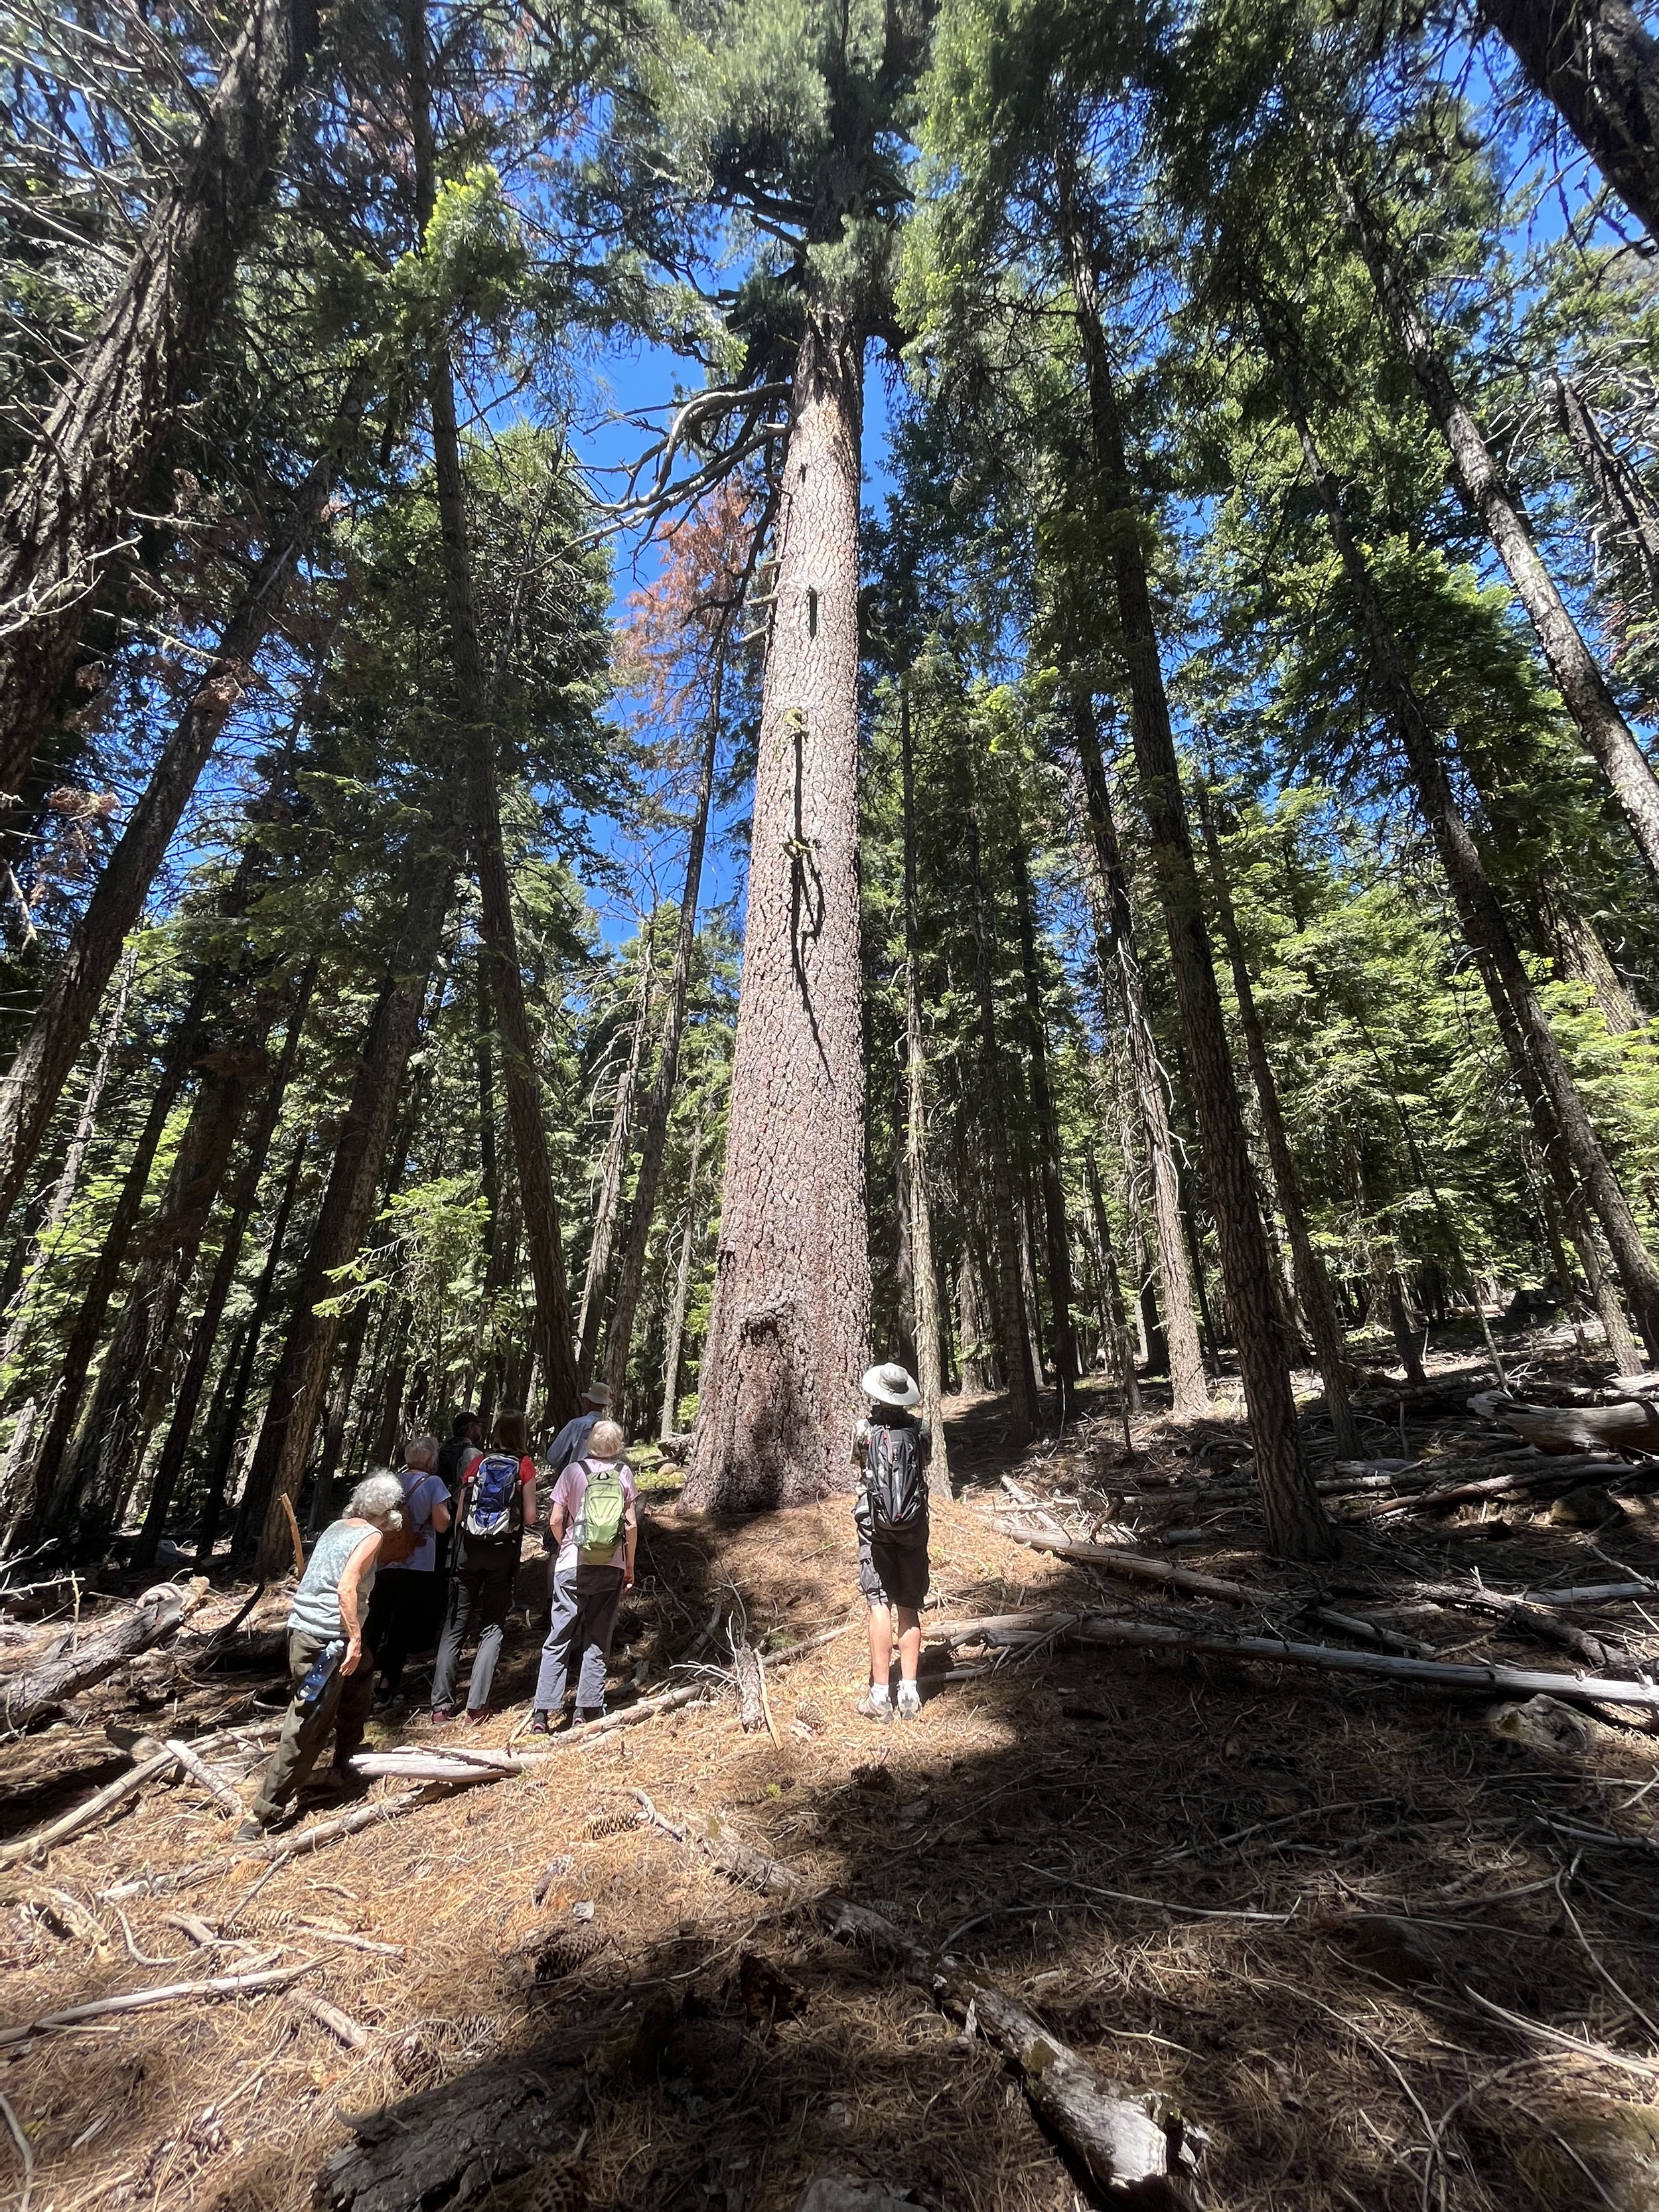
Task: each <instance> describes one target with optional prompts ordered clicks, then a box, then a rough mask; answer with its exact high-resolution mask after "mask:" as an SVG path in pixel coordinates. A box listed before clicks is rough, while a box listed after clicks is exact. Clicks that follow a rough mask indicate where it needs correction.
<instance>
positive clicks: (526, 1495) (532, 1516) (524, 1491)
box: [519, 1474, 536, 1528]
mask: <svg viewBox="0 0 1659 2212" xmlns="http://www.w3.org/2000/svg"><path fill="white" fill-rule="evenodd" d="M519 1495H520V1498H523V1500H524V1525H525V1527H526V1528H534V1527H535V1525H536V1478H535V1476H534V1474H532V1476H531V1478H530V1480H529V1481H528V1482H521V1483H520V1485H519Z"/></svg>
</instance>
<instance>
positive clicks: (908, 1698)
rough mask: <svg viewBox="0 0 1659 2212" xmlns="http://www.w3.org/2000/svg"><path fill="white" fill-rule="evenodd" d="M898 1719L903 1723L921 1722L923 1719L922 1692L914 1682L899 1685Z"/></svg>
mask: <svg viewBox="0 0 1659 2212" xmlns="http://www.w3.org/2000/svg"><path fill="white" fill-rule="evenodd" d="M898 1717H899V1718H900V1719H901V1720H902V1721H919V1720H920V1719H921V1691H920V1690H919V1689H918V1688H917V1687H916V1686H915V1683H914V1682H901V1683H900V1684H899V1693H898Z"/></svg>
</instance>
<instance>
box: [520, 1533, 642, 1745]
mask: <svg viewBox="0 0 1659 2212" xmlns="http://www.w3.org/2000/svg"><path fill="white" fill-rule="evenodd" d="M622 1592H623V1571H622V1569H621V1568H620V1567H583V1566H568V1567H563V1568H556V1569H555V1570H554V1574H553V1626H551V1627H550V1629H549V1630H548V1632H547V1641H546V1643H545V1644H543V1646H542V1666H541V1672H540V1674H538V1676H537V1679H536V1711H538V1713H556V1712H557V1711H559V1710H560V1709H561V1707H562V1705H563V1704H564V1693H565V1687H566V1685H567V1684H568V1681H569V1680H570V1670H571V1662H572V1661H573V1659H574V1656H575V1655H576V1654H577V1653H578V1652H580V1655H581V1657H580V1667H581V1674H580V1680H578V1682H577V1684H576V1711H577V1712H578V1713H580V1715H581V1716H582V1717H583V1718H584V1719H589V1718H592V1717H594V1716H595V1715H597V1714H599V1713H602V1712H603V1711H605V1671H606V1669H607V1668H608V1667H609V1666H610V1663H611V1638H612V1637H613V1636H614V1635H615V1634H616V1632H617V1607H619V1606H620V1605H621V1603H622Z"/></svg>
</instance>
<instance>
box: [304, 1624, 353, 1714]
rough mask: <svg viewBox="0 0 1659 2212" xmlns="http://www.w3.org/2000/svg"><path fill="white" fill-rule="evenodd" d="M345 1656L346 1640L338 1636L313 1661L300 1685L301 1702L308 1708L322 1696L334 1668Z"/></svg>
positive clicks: (325, 1645)
mask: <svg viewBox="0 0 1659 2212" xmlns="http://www.w3.org/2000/svg"><path fill="white" fill-rule="evenodd" d="M344 1657H345V1644H344V1641H343V1638H339V1637H336V1638H335V1639H334V1641H333V1642H332V1643H331V1644H324V1646H323V1648H322V1650H320V1651H319V1653H318V1654H317V1656H316V1657H315V1658H314V1659H313V1661H312V1662H311V1666H310V1669H309V1671H308V1672H307V1675H306V1678H305V1680H304V1681H303V1682H301V1685H300V1703H301V1705H303V1706H305V1707H306V1708H307V1710H309V1709H310V1707H311V1706H313V1705H315V1704H316V1703H317V1701H318V1699H319V1698H320V1697H321V1696H322V1694H323V1692H324V1691H325V1689H326V1688H327V1687H328V1685H329V1680H330V1678H331V1675H332V1674H333V1672H334V1669H335V1668H337V1666H338V1665H339V1663H340V1662H341V1660H342V1659H343V1658H344Z"/></svg>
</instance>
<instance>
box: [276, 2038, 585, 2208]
mask: <svg viewBox="0 0 1659 2212" xmlns="http://www.w3.org/2000/svg"><path fill="white" fill-rule="evenodd" d="M583 2097H584V2088H583V2078H582V2075H581V2074H580V2072H573V2071H572V2070H571V2069H569V2068H568V2066H567V2067H556V2066H555V2065H554V2064H552V2063H547V2064H545V2065H538V2063H536V2057H535V2054H534V2052H533V2051H532V2053H531V2054H530V2056H529V2057H526V2058H523V2059H517V2060H514V2061H513V2063H511V2064H495V2065H492V2064H490V2063H488V2062H485V2063H483V2064H482V2065H479V2066H477V2067H475V2068H473V2069H470V2070H469V2071H468V2072H466V2073H465V2074H461V2075H457V2077H456V2078H455V2079H454V2080H453V2081H447V2082H445V2083H444V2085H443V2087H441V2088H438V2089H426V2090H422V2091H421V2092H420V2093H418V2094H417V2095H416V2096H412V2097H409V2098H405V2099H404V2100H403V2102H402V2103H400V2104H397V2105H388V2106H384V2107H382V2108H381V2109H380V2111H378V2112H363V2113H357V2114H351V2113H342V2114H341V2118H342V2119H343V2121H344V2122H345V2124H346V2125H347V2127H349V2129H350V2130H351V2131H352V2133H353V2134H354V2135H355V2136H356V2138H357V2140H356V2143H355V2145H352V2146H350V2147H349V2148H347V2149H345V2150H343V2151H340V2152H338V2153H337V2154H336V2155H335V2156H334V2157H333V2158H331V2160H329V2162H328V2164H327V2166H325V2168H324V2169H323V2172H322V2173H321V2174H320V2176H319V2179H318V2182H317V2191H316V2202H317V2203H318V2204H319V2206H324V2207H326V2208H327V2212H410V2207H411V2206H415V2205H421V2204H441V2205H443V2206H444V2207H445V2212H460V2208H462V2207H464V2206H466V2205H469V2204H477V2203H481V2202H483V2200H485V2199H487V2198H488V2197H490V2196H492V2195H493V2193H494V2191H495V2189H496V2188H497V2186H498V2185H500V2184H501V2183H502V2182H505V2181H510V2180H511V2179H513V2176H514V2175H515V2174H520V2173H523V2172H526V2170H527V2169H528V2168H529V2167H531V2166H535V2165H538V2163H539V2162H540V2161H541V2160H543V2159H545V2158H550V2157H551V2156H552V2155H553V2154H555V2153H556V2152H557V2151H559V2150H562V2149H563V2148H566V2147H567V2146H568V2145H569V2144H571V2143H573V2142H574V2141H575V2138H576V2133H577V2129H576V2125H575V2123H574V2118H573V2117H572V2116H573V2114H574V2111H575V2108H576V2107H577V2106H578V2105H580V2103H581V2102H582V2101H583Z"/></svg>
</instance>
